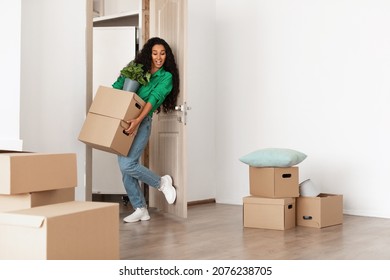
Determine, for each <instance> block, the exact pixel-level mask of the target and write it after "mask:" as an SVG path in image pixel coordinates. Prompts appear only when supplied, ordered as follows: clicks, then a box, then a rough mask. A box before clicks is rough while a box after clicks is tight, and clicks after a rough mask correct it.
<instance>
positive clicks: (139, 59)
mask: <svg viewBox="0 0 390 280" xmlns="http://www.w3.org/2000/svg"><path fill="white" fill-rule="evenodd" d="M154 45H163V46H164V48H165V53H166V59H165V62H164V69H165V71H168V72H170V73H171V74H172V85H173V87H172V90H171V92H170V93H169V94H168V95H167V97H166V98H165V100H164V102H163V104H162V105H161V107H160V108H158V109H157V113H159V112H160V111H161V108H162V110H163V111H164V112H165V113H167V112H169V111H172V110H174V109H175V106H176V101H177V96H178V95H179V91H180V88H179V86H180V80H179V70H178V69H177V65H176V61H175V56H174V55H173V52H172V49H171V47H170V46H169V45H168V43H167V42H166V41H165V40H164V39H161V38H159V37H154V38H150V39H149V40H148V41H147V42H146V43H145V45H144V46H143V48H142V50H141V51H140V52H139V53H138V54H137V55H136V57H135V59H134V62H136V63H140V64H143V68H144V71H145V72H146V71H150V69H151V67H152V48H153V46H154Z"/></svg>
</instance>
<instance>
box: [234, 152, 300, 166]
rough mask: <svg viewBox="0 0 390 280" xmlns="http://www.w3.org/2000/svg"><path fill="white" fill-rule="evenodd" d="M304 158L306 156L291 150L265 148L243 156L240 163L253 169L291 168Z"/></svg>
mask: <svg viewBox="0 0 390 280" xmlns="http://www.w3.org/2000/svg"><path fill="white" fill-rule="evenodd" d="M306 157H307V155H306V154H304V153H302V152H299V151H296V150H293V149H284V148H266V149H260V150H256V151H253V152H251V153H249V154H247V155H244V156H242V157H241V158H240V161H241V162H243V163H246V164H248V165H249V166H253V167H291V166H294V165H297V164H299V163H301V162H302V161H303V160H304V159H306Z"/></svg>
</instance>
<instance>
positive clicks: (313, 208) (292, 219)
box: [240, 148, 343, 230]
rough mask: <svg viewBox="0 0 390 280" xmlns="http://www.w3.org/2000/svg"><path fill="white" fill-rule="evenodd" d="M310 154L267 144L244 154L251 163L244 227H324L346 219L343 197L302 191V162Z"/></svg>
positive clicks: (281, 228)
mask: <svg viewBox="0 0 390 280" xmlns="http://www.w3.org/2000/svg"><path fill="white" fill-rule="evenodd" d="M305 158H306V155H305V154H303V153H301V152H299V151H295V150H291V149H278V148H267V149H261V150H257V151H255V152H252V153H250V154H248V155H245V156H243V157H241V158H240V160H241V161H242V162H244V163H246V164H248V165H249V189H250V196H247V197H244V198H243V221H244V222H243V223H244V227H250V228H264V229H276V230H286V229H291V228H294V227H295V226H296V225H300V226H307V227H316V228H322V227H327V226H331V225H337V224H341V223H342V222H343V197H342V195H336V194H325V193H315V194H313V192H312V193H311V194H310V196H309V195H306V194H307V193H309V192H306V193H302V191H301V185H300V184H299V168H298V166H297V165H298V164H299V163H301V162H302V161H303V160H304V159H305Z"/></svg>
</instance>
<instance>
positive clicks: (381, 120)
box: [216, 0, 390, 217]
mask: <svg viewBox="0 0 390 280" xmlns="http://www.w3.org/2000/svg"><path fill="white" fill-rule="evenodd" d="M389 13H390V2H388V1H385V0H360V1H354V0H318V1H308V0H297V1H288V0H274V1H265V0H263V1H258V0H245V4H244V2H243V1H242V0H235V1H223V0H217V35H216V36H217V50H218V52H217V68H218V69H220V70H219V71H218V74H217V79H218V81H217V100H218V106H217V119H216V122H217V143H218V145H217V164H218V169H217V178H218V179H217V201H218V202H222V203H235V204H240V203H242V197H243V196H245V195H248V189H249V186H248V167H247V166H246V165H244V164H243V163H241V162H239V160H238V158H239V157H240V156H242V155H244V154H246V153H248V152H251V151H253V150H256V149H259V148H264V147H288V148H293V149H297V150H300V151H302V152H305V153H306V154H307V155H308V158H307V159H306V160H305V161H304V162H303V163H301V164H300V165H299V168H300V180H301V181H302V180H304V179H306V178H311V179H312V180H313V181H314V182H315V183H317V184H318V185H319V186H320V187H321V191H322V192H329V193H340V194H343V195H344V212H345V213H349V214H356V215H367V216H378V217H390V204H389V203H388V202H387V201H388V197H389V196H390V189H389V187H388V172H389V170H390V162H389V161H388V159H387V157H389V156H390V145H389V144H388V143H389V142H390V130H389V129H388V120H389V119H390V110H388V104H389V102H390V79H389V78H388V77H389V76H390V35H389V32H388V26H390V17H388V14H389Z"/></svg>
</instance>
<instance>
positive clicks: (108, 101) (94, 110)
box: [79, 86, 145, 156]
mask: <svg viewBox="0 0 390 280" xmlns="http://www.w3.org/2000/svg"><path fill="white" fill-rule="evenodd" d="M144 106H145V102H144V101H143V100H142V99H141V98H140V97H139V96H138V95H137V94H135V93H133V92H129V91H123V90H118V89H114V88H108V87H104V86H100V87H99V89H98V91H97V93H96V95H95V98H94V100H93V102H92V105H91V107H90V109H89V112H88V114H87V117H86V119H85V121H84V124H83V127H82V129H81V131H80V134H79V140H80V141H82V142H83V143H85V144H87V145H89V146H91V147H92V148H95V149H98V150H102V151H106V152H110V153H114V154H119V155H125V156H126V155H127V154H128V152H129V150H130V147H131V144H132V142H133V140H134V136H135V135H133V136H131V135H128V134H126V133H125V131H124V129H125V128H127V127H128V124H127V123H126V122H125V121H128V120H131V119H135V118H137V117H138V116H139V115H140V113H141V111H142V109H143V107H144Z"/></svg>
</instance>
